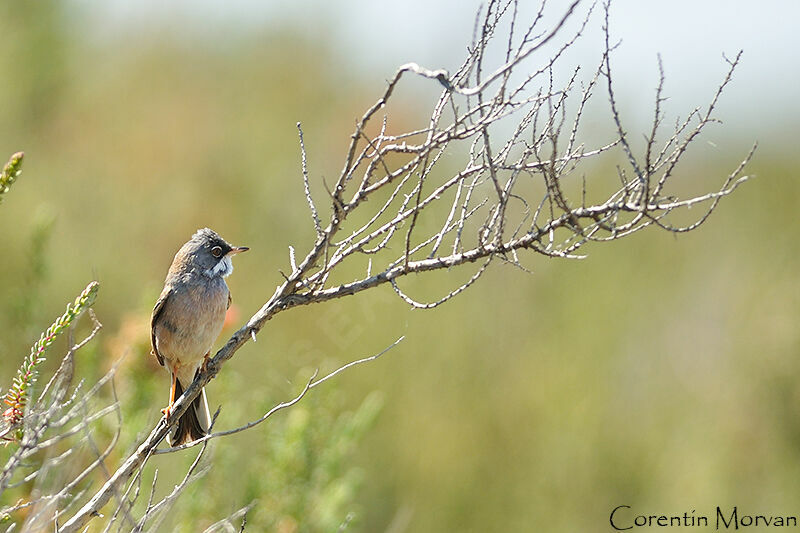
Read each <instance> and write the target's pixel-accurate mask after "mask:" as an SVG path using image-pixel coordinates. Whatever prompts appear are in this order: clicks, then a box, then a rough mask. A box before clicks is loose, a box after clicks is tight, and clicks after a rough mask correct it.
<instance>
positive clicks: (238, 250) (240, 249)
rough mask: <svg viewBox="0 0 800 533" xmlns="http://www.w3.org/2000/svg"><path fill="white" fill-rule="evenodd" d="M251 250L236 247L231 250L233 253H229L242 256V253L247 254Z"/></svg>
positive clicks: (229, 253)
mask: <svg viewBox="0 0 800 533" xmlns="http://www.w3.org/2000/svg"><path fill="white" fill-rule="evenodd" d="M249 249H250V248H248V247H247V246H236V247H234V248H231V251H230V252H228V255H236V254H240V253H242V252H246V251H247V250H249Z"/></svg>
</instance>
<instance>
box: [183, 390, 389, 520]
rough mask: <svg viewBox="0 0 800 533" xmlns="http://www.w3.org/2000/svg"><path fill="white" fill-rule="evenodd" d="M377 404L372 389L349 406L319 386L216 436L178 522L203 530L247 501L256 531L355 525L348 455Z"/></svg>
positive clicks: (355, 483)
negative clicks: (237, 433) (262, 419)
mask: <svg viewBox="0 0 800 533" xmlns="http://www.w3.org/2000/svg"><path fill="white" fill-rule="evenodd" d="M265 405H266V402H265ZM382 405H383V400H382V395H381V394H380V393H377V392H374V393H372V394H369V395H367V397H366V398H365V399H364V400H363V402H361V405H359V406H358V407H357V408H356V409H355V410H354V411H348V410H347V409H345V408H344V405H343V402H342V392H341V391H340V390H338V389H336V388H335V387H333V388H331V387H327V386H323V387H320V388H319V389H315V390H314V391H313V392H311V393H310V394H309V395H308V396H306V397H305V398H304V399H303V400H302V401H301V402H300V403H299V404H296V405H294V406H293V407H291V408H290V409H289V410H288V411H286V412H283V413H279V414H277V415H275V416H274V417H273V418H270V419H269V420H268V421H267V422H266V423H265V424H262V425H261V426H258V427H256V428H253V429H251V430H248V432H247V434H245V435H242V436H241V438H237V437H233V438H225V439H224V440H222V441H218V442H216V443H215V445H214V446H215V450H214V452H215V453H214V456H213V457H212V458H211V459H210V460H209V463H210V465H211V470H210V472H209V473H208V474H207V475H206V476H205V477H203V478H201V479H200V480H198V481H197V482H195V483H194V484H193V485H192V486H191V488H190V489H189V491H190V492H189V493H188V494H187V495H186V496H185V497H184V498H183V499H182V500H181V501H180V503H179V504H178V505H177V507H176V510H175V511H176V517H175V525H176V528H177V529H178V530H180V531H199V530H202V529H203V528H205V527H207V526H208V524H209V523H210V522H213V521H215V520H217V519H218V518H219V515H220V514H221V513H226V512H231V511H232V510H233V509H235V508H237V507H241V506H243V505H245V504H247V503H252V504H253V506H252V508H251V510H250V512H249V513H248V517H247V524H248V528H250V527H252V528H253V530H254V531H279V532H282V533H292V532H301V531H302V532H309V533H317V532H318V533H329V532H333V531H337V530H338V528H339V526H340V525H342V523H344V522H346V521H352V522H350V523H351V524H353V525H355V524H357V523H358V522H359V521H360V518H362V517H363V509H362V506H361V505H359V504H358V503H356V502H357V501H358V494H359V488H360V487H361V485H362V482H363V472H362V471H361V470H360V469H358V468H356V467H354V466H353V459H354V457H355V455H356V453H357V449H358V445H359V443H360V442H361V441H362V440H363V438H364V436H365V435H366V433H367V432H368V431H369V430H370V429H372V428H373V427H374V424H375V422H376V420H377V417H378V414H379V412H380V411H381V408H382ZM220 487H225V490H224V491H221V490H220ZM210 501H214V502H215V505H214V506H211V507H209V505H207V503H208V502H210Z"/></svg>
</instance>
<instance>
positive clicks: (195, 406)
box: [167, 379, 211, 446]
mask: <svg viewBox="0 0 800 533" xmlns="http://www.w3.org/2000/svg"><path fill="white" fill-rule="evenodd" d="M183 390H184V388H183V385H181V382H180V380H179V379H176V380H175V398H176V399H177V398H180V395H181V394H183ZM210 426H211V414H210V413H209V412H208V400H207V399H206V389H205V388H203V390H202V391H200V394H199V395H198V396H197V398H195V399H194V401H193V402H192V405H191V406H190V407H189V408H188V409H187V410H186V412H185V413H183V416H181V418H180V420H178V424H177V425H176V426H175V427H174V428H173V430H172V432H171V433H170V434H169V435H167V444H169V445H170V446H180V445H181V444H185V443H187V442H192V441H195V440H197V439H200V438H203V437H205V436H206V435H207V434H208V428H209V427H210Z"/></svg>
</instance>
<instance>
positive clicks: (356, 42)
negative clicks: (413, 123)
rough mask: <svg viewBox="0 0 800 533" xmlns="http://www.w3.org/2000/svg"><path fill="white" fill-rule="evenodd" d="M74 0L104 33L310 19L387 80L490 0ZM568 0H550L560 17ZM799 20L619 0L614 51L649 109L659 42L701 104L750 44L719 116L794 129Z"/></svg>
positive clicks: (360, 66)
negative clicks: (733, 58) (166, 0)
mask: <svg viewBox="0 0 800 533" xmlns="http://www.w3.org/2000/svg"><path fill="white" fill-rule="evenodd" d="M74 1H75V3H76V4H78V5H80V6H82V7H84V8H86V9H87V10H88V11H90V12H92V14H93V16H94V17H95V18H96V19H95V20H94V21H93V22H94V23H95V24H94V26H95V27H96V28H98V29H99V30H98V33H99V34H102V33H103V32H104V31H105V32H106V33H107V34H108V35H112V34H113V35H118V32H119V31H126V30H127V31H131V32H135V31H137V28H141V26H142V25H143V24H144V25H153V24H156V25H157V24H163V25H165V26H167V27H169V28H170V30H172V29H173V28H174V31H179V32H187V33H190V34H195V35H197V36H200V37H201V38H206V39H212V40H224V39H225V38H226V36H227V35H229V34H230V32H236V31H243V30H251V31H269V29H270V28H274V27H282V26H285V25H291V26H292V27H295V28H298V27H299V28H303V31H306V32H308V33H309V34H316V35H320V34H321V35H322V36H323V37H329V38H330V39H331V41H332V42H331V45H332V46H333V47H334V49H335V50H336V51H337V52H338V54H340V55H341V58H342V61H344V62H347V64H348V67H349V68H351V69H356V70H357V71H359V72H361V73H362V74H363V76H364V78H365V79H366V80H370V79H375V80H376V82H377V83H383V80H385V79H386V78H388V77H389V76H390V75H391V74H392V73H393V72H394V70H395V69H396V67H397V66H399V65H401V64H403V63H406V62H409V61H414V62H417V63H420V64H422V65H424V66H426V67H429V68H433V69H435V68H441V67H445V68H451V69H452V68H454V67H455V66H457V64H458V63H459V62H460V60H461V58H462V57H463V55H464V52H463V51H464V48H465V46H466V45H467V44H468V43H469V40H470V37H471V34H472V27H473V22H474V20H475V12H476V10H477V9H478V6H479V5H481V4H482V2H480V1H478V0H404V1H383V0H347V1H344V0H342V1H323V0H314V1H312V0H308V1H295V2H288V1H280V2H278V1H276V0H262V1H259V0H238V1H225V2H223V1H218V2H217V1H211V0H200V1H198V0H178V1H173V2H170V3H169V4H165V3H163V2H161V1H160V0H140V1H139V2H128V1H124V0H111V1H106V2H103V3H100V2H95V1H90V0H74ZM568 3H569V2H567V1H566V0H551V1H550V2H549V4H548V7H549V12H550V13H552V17H553V19H554V18H555V17H556V16H557V14H558V13H561V12H563V11H564V10H565V8H566V6H567V5H568ZM538 5H539V2H538V1H537V0H521V1H520V6H521V7H520V9H521V13H522V15H523V18H524V17H525V14H528V15H530V14H532V13H534V12H535V11H536V9H537V8H538ZM581 5H582V7H583V8H588V6H589V5H591V2H588V1H587V0H584V1H583V2H582V4H581ZM600 7H601V6H597V8H596V13H595V15H594V18H593V22H592V23H591V25H590V27H591V31H589V32H587V34H586V36H585V38H584V43H583V44H582V45H581V47H579V48H578V49H577V53H578V54H585V57H586V58H587V59H586V61H587V62H588V63H591V64H593V63H594V58H595V57H596V49H595V48H594V47H596V46H597V45H598V44H599V43H601V38H602V36H601V33H600V26H601V16H602V12H601V9H600ZM798 20H800V2H797V1H794V0H760V1H759V2H752V1H745V0H670V1H663V0H659V1H656V0H614V1H613V4H612V18H611V26H612V32H613V34H614V35H615V36H616V37H617V38H619V39H621V40H622V46H621V47H620V48H619V49H618V51H617V52H616V54H615V56H614V68H615V70H616V75H617V82H618V86H619V88H620V89H619V91H620V94H621V95H622V96H623V97H624V98H625V99H626V103H627V104H628V105H629V106H631V107H632V108H633V109H636V106H641V110H642V112H647V111H648V110H649V109H650V105H651V102H652V96H653V89H654V87H655V84H656V82H657V70H656V68H657V67H656V55H657V54H658V53H660V54H661V57H662V59H663V62H664V68H665V72H666V75H667V87H666V92H667V95H668V96H670V97H671V101H670V105H674V106H675V107H676V108H678V109H680V110H685V109H686V108H687V106H693V105H702V104H704V103H705V102H706V101H707V99H708V97H709V96H710V95H711V93H712V92H713V90H714V88H715V87H716V84H717V83H718V81H719V79H720V78H721V76H722V74H723V73H724V71H725V63H724V61H723V59H722V54H723V53H725V54H727V55H728V56H734V55H735V54H736V52H737V51H738V50H739V49H743V50H744V56H743V61H742V65H741V68H740V69H739V71H738V72H737V74H736V76H735V78H734V82H733V83H732V85H731V86H730V88H729V89H728V91H727V93H726V95H725V97H724V99H723V100H722V102H721V105H720V108H719V109H720V113H721V116H722V117H723V119H725V121H726V123H727V124H728V125H729V126H730V127H736V128H744V127H747V128H750V129H752V130H753V136H754V138H758V137H762V138H763V137H764V136H765V135H767V134H768V133H770V132H771V131H775V128H779V129H784V130H787V129H788V128H792V130H793V129H794V127H793V126H794V124H795V123H796V122H797V120H798V119H799V118H800V104H798V103H797V96H796V95H797V94H798V89H800V58H799V56H800V32H798V30H797V21H798ZM84 22H85V21H84ZM101 28H102V29H101ZM578 60H581V59H580V58H579V59H578ZM731 122H734V125H731Z"/></svg>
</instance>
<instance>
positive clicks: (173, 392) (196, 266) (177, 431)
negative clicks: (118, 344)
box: [150, 228, 249, 446]
mask: <svg viewBox="0 0 800 533" xmlns="http://www.w3.org/2000/svg"><path fill="white" fill-rule="evenodd" d="M248 249H249V248H247V247H246V246H238V247H237V246H231V245H230V244H228V243H227V242H226V241H225V239H223V238H222V237H220V236H219V235H218V234H217V233H215V232H214V231H212V230H210V229H208V228H203V229H200V230H197V232H196V233H195V234H194V235H192V238H191V239H189V242H187V243H186V244H184V245H183V246H181V249H180V250H178V253H176V254H175V258H174V259H173V260H172V265H170V267H169V272H167V279H166V280H164V290H163V291H161V296H159V297H158V301H157V302H156V305H155V307H154V308H153V316H152V318H151V320H150V334H151V335H150V340H151V342H152V346H153V350H152V354H153V355H155V356H156V359H158V362H159V364H161V366H166V367H167V369H168V370H169V371H170V374H171V375H172V386H171V387H170V389H169V403H168V404H167V407H166V408H164V409H162V412H163V413H164V414H165V415H166V416H167V418H169V416H170V411H171V409H172V405H173V404H174V403H175V400H176V399H177V398H178V397H180V395H181V394H183V391H184V390H186V388H187V387H188V386H189V385H190V384H191V383H192V381H194V378H195V376H196V375H197V373H198V372H199V371H200V369H201V368H203V367H205V364H206V363H207V362H208V358H209V356H210V353H211V347H212V345H213V344H214V341H215V340H216V339H217V337H218V336H219V334H220V332H221V331H222V324H223V322H224V321H225V313H226V311H227V310H228V307H230V305H231V293H230V291H229V290H228V285H227V284H226V283H225V280H224V279H223V278H225V277H226V276H228V275H230V273H231V272H233V263H232V261H231V258H232V257H233V256H234V255H236V254H238V253H240V252H246V251H247V250H248ZM210 425H211V415H210V413H209V411H208V400H207V399H206V391H205V389H204V390H203V391H202V393H201V394H200V395H199V396H197V398H195V400H194V402H193V404H192V405H191V406H190V407H189V409H187V410H186V412H185V413H184V414H183V416H181V418H180V420H179V421H178V424H177V425H176V426H175V427H174V429H173V431H171V432H170V434H169V435H167V443H168V444H169V445H170V446H179V445H181V444H184V443H186V442H191V441H194V440H197V439H199V438H202V437H204V436H205V435H206V434H207V433H208V430H209V427H210Z"/></svg>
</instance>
